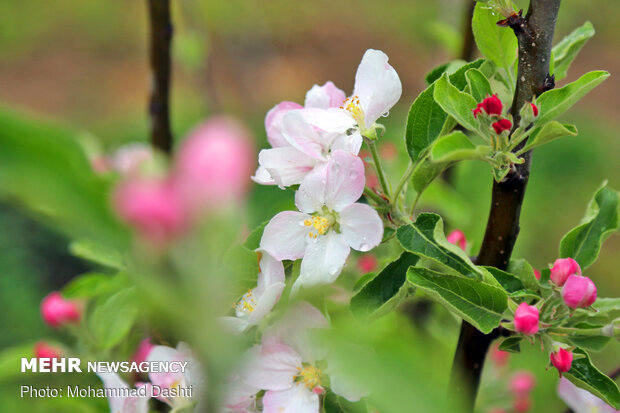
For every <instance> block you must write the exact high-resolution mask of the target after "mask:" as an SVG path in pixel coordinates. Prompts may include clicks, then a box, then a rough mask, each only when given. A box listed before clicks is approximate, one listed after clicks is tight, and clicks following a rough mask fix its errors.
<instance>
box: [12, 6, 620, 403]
mask: <svg viewBox="0 0 620 413" xmlns="http://www.w3.org/2000/svg"><path fill="white" fill-rule="evenodd" d="M466 3H467V2H466V1H464V0H437V1H424V0H391V1H389V2H377V1H370V0H356V1H353V0H343V1H325V0H318V1H313V2H292V1H288V0H262V1H261V0H210V1H204V2H200V1H189V0H178V1H175V2H173V19H174V21H175V33H174V35H175V37H174V80H173V99H172V111H173V128H174V133H175V136H176V137H177V138H178V139H180V138H181V137H182V136H183V135H184V134H185V133H186V132H187V131H188V130H189V129H190V128H191V127H192V126H193V125H194V124H196V123H197V122H199V121H200V120H201V119H203V118H205V117H207V116H209V115H211V114H215V113H219V112H227V113H231V114H234V115H236V116H238V117H240V118H241V119H243V120H244V121H246V122H247V123H248V124H249V125H250V126H251V128H252V130H253V131H254V136H255V138H256V146H257V148H261V147H264V146H265V145H266V139H265V133H264V129H263V124H262V122H263V119H264V115H265V113H266V111H267V110H268V109H269V108H270V107H272V106H273V105H274V104H275V103H277V102H279V101H282V100H294V101H298V102H301V101H303V98H304V94H305V91H306V90H308V89H309V88H310V87H311V86H312V85H313V84H315V83H319V84H322V83H324V82H325V81H327V80H333V81H334V82H335V83H336V84H337V85H338V86H339V87H341V88H342V89H344V90H345V91H346V92H347V93H349V92H350V91H351V90H352V87H353V80H354V74H355V69H356V67H357V64H358V63H359V60H360V58H361V56H362V54H363V52H364V50H366V49H367V48H377V49H382V50H383V51H385V52H386V53H387V54H388V55H389V56H390V62H391V63H392V65H393V66H394V67H395V68H396V70H397V71H398V73H399V75H400V77H401V80H402V83H403V97H402V99H401V101H400V103H399V104H398V106H397V107H396V108H395V109H394V110H393V111H392V112H391V114H390V116H389V118H387V119H386V120H385V123H386V126H387V127H388V132H387V134H386V136H385V138H384V139H385V140H391V141H393V142H394V143H395V144H396V145H397V148H398V149H399V152H400V153H399V158H398V159H396V160H393V161H391V164H390V165H389V168H390V170H391V171H392V172H393V177H392V180H396V179H398V176H397V175H396V174H399V173H401V171H402V170H403V169H404V164H405V158H406V153H405V151H404V147H403V144H402V136H403V132H404V125H405V119H406V114H407V110H408V108H409V105H410V104H411V102H412V100H413V99H414V98H415V96H417V94H418V93H419V92H420V91H422V90H423V88H424V74H425V73H426V72H427V71H428V70H429V69H430V68H432V67H433V66H435V65H436V64H439V63H442V62H445V61H447V60H451V59H453V58H454V57H455V56H457V55H458V51H459V49H460V44H459V42H460V34H459V33H460V32H461V31H462V30H463V23H464V12H465V7H466ZM0 16H2V23H1V24H0V105H1V106H3V107H6V108H11V109H13V110H19V111H21V112H25V113H27V114H29V115H32V116H34V117H38V118H45V119H53V120H55V121H56V122H59V123H63V124H67V125H69V126H71V127H73V128H74V129H77V130H81V131H84V132H85V133H88V134H91V135H93V136H95V137H96V138H97V139H98V140H99V141H100V142H101V144H102V145H103V146H104V147H105V148H108V149H112V148H114V147H116V146H118V145H119V144H121V143H122V142H126V141H130V140H142V141H143V140H145V139H146V136H147V134H148V132H147V128H148V124H147V117H146V109H145V107H146V99H147V95H148V90H149V71H148V65H147V44H146V40H147V37H146V36H147V20H146V7H145V2H143V1H123V2H121V1H116V2H110V1H106V2H102V1H95V0H82V1H79V2H76V1H72V0H57V1H55V2H53V4H51V3H49V2H44V1H41V0H26V1H19V2H18V1H11V0H0ZM618 17H620V10H619V9H618V7H617V4H616V2H610V1H606V0H571V1H567V2H564V3H563V4H562V7H561V10H560V17H559V23H558V27H557V30H556V38H557V39H559V38H561V36H563V35H565V34H567V33H568V32H570V31H571V30H572V29H573V28H575V27H577V26H579V25H581V24H582V23H583V22H584V21H585V20H590V21H592V23H593V24H594V27H595V29H596V30H597V35H596V36H595V37H594V38H593V39H592V40H590V41H589V43H588V44H587V45H586V47H585V48H584V50H583V51H582V52H581V54H580V55H579V57H578V58H577V60H576V61H575V63H574V64H573V66H572V67H571V69H570V71H569V76H568V79H566V81H572V80H574V79H576V78H577V77H578V76H579V75H580V74H582V73H584V72H586V71H588V70H594V69H605V70H608V71H609V72H611V74H612V76H611V78H610V79H609V80H607V81H606V82H605V83H604V85H603V86H602V87H599V88H598V89H596V90H595V91H594V92H592V93H591V94H590V95H588V96H587V97H586V98H585V99H583V100H582V101H581V102H580V103H579V104H578V105H577V107H575V108H573V109H572V110H571V111H570V112H569V113H568V114H566V115H565V119H570V122H571V123H575V124H576V125H577V126H578V129H579V131H580V133H579V136H578V137H576V138H567V139H565V140H561V141H558V142H554V143H552V144H550V145H546V146H544V147H543V148H541V149H537V150H536V153H535V154H534V160H533V169H532V174H531V179H530V184H529V187H528V191H527V195H526V200H525V204H524V207H523V212H522V220H521V234H520V236H519V240H518V243H517V247H516V250H515V254H514V256H516V257H525V258H527V259H529V260H530V262H531V263H532V264H534V265H535V266H536V267H538V268H543V267H545V266H547V264H548V263H551V262H553V261H554V260H555V259H556V257H557V251H558V244H559V240H560V239H561V237H562V235H563V234H565V233H566V232H567V231H568V230H569V229H570V228H572V227H573V226H575V225H576V224H577V223H578V222H579V221H580V219H581V217H582V216H583V214H584V212H585V209H586V205H587V203H588V201H589V199H590V197H591V196H592V194H593V193H594V191H595V190H596V189H597V188H598V187H599V186H600V184H601V183H602V182H603V181H604V180H605V179H608V180H609V181H610V184H611V186H612V187H614V188H616V189H617V188H620V168H618V160H617V159H618V154H619V153H620V140H619V139H618V132H617V131H618V129H620V105H618V104H617V103H618V98H617V95H618V92H619V91H620V77H618V76H617V75H616V74H617V73H618V72H619V71H620V70H619V69H620V55H619V54H618V53H616V52H617V50H618V48H619V47H620V37H619V36H618V31H617V20H616V19H617V18H618ZM1 126H2V125H0V127H1ZM488 172H489V171H488V170H487V168H486V166H485V165H478V164H475V163H467V164H461V165H459V167H458V168H457V171H456V175H455V176H456V179H455V182H456V191H452V190H447V191H448V195H449V199H450V203H449V205H445V206H444V207H443V208H438V209H439V210H440V211H441V212H444V213H445V214H446V217H447V219H448V222H450V223H451V224H452V226H453V227H454V226H458V227H460V228H461V229H463V230H464V231H465V233H466V234H467V236H468V239H469V240H470V241H471V242H472V243H473V245H474V251H475V248H477V246H478V245H479V244H480V240H481V237H482V234H483V231H484V229H485V225H486V217H487V213H488V205H489V199H490V186H491V176H490V175H489V173H488ZM445 191H446V189H445V188H443V187H442V186H441V184H438V185H436V187H435V188H434V189H432V190H430V191H429V194H427V196H426V197H425V198H423V202H422V204H423V208H424V207H426V208H430V207H431V205H433V201H434V199H435V198H436V196H438V195H437V194H438V193H442V192H445ZM291 202H292V199H291V196H290V193H284V192H283V191H279V190H278V189H277V188H271V187H255V188H254V189H253V192H252V194H251V197H250V200H249V207H250V212H249V225H250V226H251V225H256V224H258V223H260V222H262V221H264V220H265V219H268V218H269V217H271V216H272V215H273V214H274V213H275V212H276V211H278V210H281V209H282V208H284V207H286V206H288V205H290V204H291ZM432 207H433V208H437V207H436V206H434V205H433V206H432ZM0 228H1V230H0V302H1V303H2V304H3V310H4V311H3V315H2V317H0V323H1V325H0V331H1V333H0V348H3V347H6V346H10V345H13V344H17V343H24V342H29V341H33V340H35V339H37V338H39V337H41V336H43V335H45V336H49V335H50V333H49V332H47V330H46V329H45V327H44V326H43V323H42V322H41V321H40V318H39V314H38V305H39V302H40V300H41V298H42V297H43V296H44V295H45V294H47V293H48V292H49V291H50V290H52V289H57V288H59V287H60V286H62V285H64V284H65V283H66V281H67V280H69V279H70V278H71V277H72V276H74V275H76V274H79V273H81V272H84V271H85V270H86V266H85V264H84V263H83V262H81V261H79V260H78V259H75V258H72V257H70V256H69V255H68V254H67V252H66V246H67V240H66V239H64V238H62V237H61V236H59V235H57V234H55V233H54V232H52V231H51V230H49V229H47V228H45V227H43V226H41V225H39V224H38V223H36V222H35V221H33V220H32V219H31V218H30V217H29V216H28V215H26V214H24V213H22V212H20V211H19V210H18V209H16V208H15V207H14V206H12V205H3V204H0ZM619 250H620V237H617V236H612V237H611V238H610V239H609V240H608V241H607V242H606V244H605V246H604V249H603V250H602V252H601V255H600V257H599V260H598V261H597V262H596V264H594V265H593V266H592V267H591V268H590V269H589V270H588V274H587V275H588V276H589V277H591V278H592V279H593V280H594V281H595V282H596V284H597V286H598V288H599V296H618V295H620V282H618V275H617V268H618V267H619V266H620V256H619V255H618V251H619ZM447 326H448V327H446V328H447V329H448V330H447V331H442V332H441V333H437V334H440V335H441V336H442V337H445V338H446V339H447V341H446V343H447V344H446V360H447V361H448V364H449V359H450V358H451V357H452V355H451V351H452V349H453V348H454V346H455V345H456V338H457V333H458V323H456V322H450V323H448V324H447ZM619 349H620V346H619V345H618V343H616V342H614V343H613V344H612V345H610V346H609V347H608V349H607V350H605V352H603V353H601V354H597V355H595V357H594V359H595V362H596V363H597V364H598V366H599V367H600V368H601V369H602V370H604V371H611V370H613V369H614V368H615V367H616V366H617V365H618V364H620V351H619ZM512 363H514V365H515V366H518V367H519V368H529V369H530V370H532V371H534V372H535V373H536V374H537V375H538V376H539V383H541V385H540V386H539V387H538V388H537V390H536V391H535V402H534V403H535V405H534V411H543V410H544V409H552V410H554V411H561V409H562V408H561V402H560V401H559V400H558V399H557V398H556V397H555V395H554V394H555V390H554V389H555V387H554V386H555V385H556V382H557V380H556V375H555V373H554V372H552V371H548V372H545V371H544V368H543V366H544V365H545V363H546V360H544V355H543V354H541V353H540V352H539V351H538V350H537V349H535V348H531V349H528V351H526V352H525V354H524V355H523V356H521V357H513V358H512ZM491 374H492V373H489V372H487V375H486V376H485V382H490V381H492V380H493V379H492V377H491V376H490V375H491Z"/></svg>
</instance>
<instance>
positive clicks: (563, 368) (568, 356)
mask: <svg viewBox="0 0 620 413" xmlns="http://www.w3.org/2000/svg"><path fill="white" fill-rule="evenodd" d="M549 360H550V361H551V364H553V367H555V368H556V369H558V372H559V373H560V377H562V373H566V372H567V371H569V370H570V368H571V365H572V364H573V353H572V352H571V351H568V350H565V349H563V348H560V349H559V350H558V351H555V352H553V353H551V354H550V355H549Z"/></svg>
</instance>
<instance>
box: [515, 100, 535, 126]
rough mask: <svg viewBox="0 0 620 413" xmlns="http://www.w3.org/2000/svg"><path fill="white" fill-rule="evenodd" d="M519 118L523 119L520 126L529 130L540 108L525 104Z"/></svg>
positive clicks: (528, 103)
mask: <svg viewBox="0 0 620 413" xmlns="http://www.w3.org/2000/svg"><path fill="white" fill-rule="evenodd" d="M519 116H520V117H521V120H520V123H519V126H521V127H522V128H527V127H528V126H529V125H531V124H532V123H533V122H534V120H535V119H536V117H537V116H538V107H537V106H536V105H535V104H533V103H532V102H525V103H524V104H523V106H522V107H521V110H520V111H519Z"/></svg>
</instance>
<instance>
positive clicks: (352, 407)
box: [323, 390, 367, 413]
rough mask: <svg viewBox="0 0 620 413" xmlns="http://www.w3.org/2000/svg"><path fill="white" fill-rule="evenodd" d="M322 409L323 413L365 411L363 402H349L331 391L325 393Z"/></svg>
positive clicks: (357, 412)
mask: <svg viewBox="0 0 620 413" xmlns="http://www.w3.org/2000/svg"><path fill="white" fill-rule="evenodd" d="M323 409H324V411H325V413H361V412H366V411H367V409H366V404H365V403H364V401H358V402H355V403H354V402H350V401H348V400H347V399H345V398H343V397H340V396H338V395H337V394H336V393H334V392H332V391H331V390H328V391H327V393H325V397H324V398H323Z"/></svg>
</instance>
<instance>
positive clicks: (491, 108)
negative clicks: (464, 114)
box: [473, 95, 503, 118]
mask: <svg viewBox="0 0 620 413" xmlns="http://www.w3.org/2000/svg"><path fill="white" fill-rule="evenodd" d="M502 108H503V105H502V101H501V100H499V98H498V97H497V95H493V96H489V97H487V98H485V99H484V100H483V101H482V102H480V103H478V105H477V106H476V108H475V109H474V110H473V112H474V117H475V118H477V117H478V114H480V113H482V109H484V111H485V112H486V113H487V115H501V114H502Z"/></svg>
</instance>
